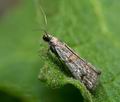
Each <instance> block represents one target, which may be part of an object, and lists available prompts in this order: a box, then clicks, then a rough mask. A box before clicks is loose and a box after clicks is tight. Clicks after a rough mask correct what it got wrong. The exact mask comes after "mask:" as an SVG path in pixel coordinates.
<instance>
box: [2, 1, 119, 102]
mask: <svg viewBox="0 0 120 102" xmlns="http://www.w3.org/2000/svg"><path fill="white" fill-rule="evenodd" d="M41 6H42V7H43V9H44V10H45V12H46V14H47V19H48V28H49V32H50V33H52V34H53V35H54V36H56V37H58V38H59V39H60V40H62V41H63V42H66V43H67V44H68V45H69V46H70V47H71V48H73V49H74V50H75V51H76V52H77V53H78V54H79V55H80V56H81V57H83V58H85V59H87V60H88V61H89V62H91V63H92V64H93V65H95V66H96V67H97V68H98V69H100V70H101V71H102V74H101V78H100V85H99V87H97V89H96V90H95V92H94V93H90V92H89V91H88V90H87V89H86V88H85V87H84V85H83V84H81V83H80V82H79V81H77V80H75V79H73V78H71V77H70V76H68V75H67V74H66V72H65V71H64V70H63V68H64V66H63V65H61V63H60V62H59V61H58V59H57V58H56V57H55V56H54V55H52V56H51V55H49V54H47V48H48V46H47V44H46V43H45V42H43V40H42V36H43V34H42V33H41V32H39V31H37V30H36V29H40V27H41V25H43V24H42V23H43V22H41V25H40V26H39V25H38V24H37V22H38V21H37V19H36V7H35V5H34V1H32V0H25V1H23V2H22V3H21V5H19V6H18V7H17V8H16V9H14V10H10V11H9V12H8V13H7V14H6V16H3V17H2V18H1V21H0V100H2V102H6V101H11V102H16V101H17V102H19V101H20V102H73V101H77V102H78V101H87V102H88V101H90V102H119V101H120V99H119V95H120V92H119V90H120V87H119V84H120V81H119V78H120V76H119V73H120V68H119V60H120V56H119V52H120V44H119V37H120V35H119V31H120V30H119V25H120V22H119V18H120V15H119V10H120V3H119V1H118V0H114V1H113V0H101V1H98V0H74V1H73V0H50V1H48V0H44V1H41ZM41 16H42V15H41ZM41 21H42V20H41ZM38 50H40V51H39V52H38ZM38 55H40V56H38ZM39 70H40V71H39ZM38 75H39V76H38ZM38 77H39V78H40V79H41V81H39V80H38ZM43 82H44V83H47V84H43ZM46 85H48V86H51V87H52V88H53V89H51V88H50V87H46ZM56 88H57V89H56ZM7 99H8V100H7Z"/></svg>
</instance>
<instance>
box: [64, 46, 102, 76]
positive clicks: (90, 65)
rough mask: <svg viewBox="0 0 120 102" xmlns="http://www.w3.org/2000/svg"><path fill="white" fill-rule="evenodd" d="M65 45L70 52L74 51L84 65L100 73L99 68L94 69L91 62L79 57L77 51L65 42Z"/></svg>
mask: <svg viewBox="0 0 120 102" xmlns="http://www.w3.org/2000/svg"><path fill="white" fill-rule="evenodd" d="M65 46H66V47H67V48H68V49H69V50H70V51H71V52H72V53H74V54H75V55H76V56H77V57H78V58H79V59H80V60H81V61H83V63H84V65H85V66H88V67H90V68H91V69H93V70H94V71H95V72H96V73H98V74H101V71H100V70H96V68H95V67H94V66H93V65H92V64H91V63H88V62H87V61H86V60H84V59H83V58H81V57H79V55H78V54H77V53H75V51H74V50H73V49H71V48H70V47H69V46H68V45H67V44H65Z"/></svg>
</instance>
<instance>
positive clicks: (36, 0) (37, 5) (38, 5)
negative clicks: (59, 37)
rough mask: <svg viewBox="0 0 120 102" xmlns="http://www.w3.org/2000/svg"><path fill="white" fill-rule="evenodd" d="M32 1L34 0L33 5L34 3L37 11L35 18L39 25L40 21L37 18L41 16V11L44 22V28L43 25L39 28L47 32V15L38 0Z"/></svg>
mask: <svg viewBox="0 0 120 102" xmlns="http://www.w3.org/2000/svg"><path fill="white" fill-rule="evenodd" d="M34 1H35V5H36V13H37V19H38V23H39V25H41V22H40V20H39V19H40V18H41V13H42V16H43V18H44V22H45V28H44V27H41V28H40V29H41V30H42V31H44V32H45V33H47V32H46V30H47V16H46V14H45V12H44V10H43V8H42V7H41V5H40V0H34ZM40 11H41V13H40Z"/></svg>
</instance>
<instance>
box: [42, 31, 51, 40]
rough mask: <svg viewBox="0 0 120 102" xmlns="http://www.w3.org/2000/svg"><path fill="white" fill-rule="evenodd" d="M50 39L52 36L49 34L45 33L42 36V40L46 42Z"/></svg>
mask: <svg viewBox="0 0 120 102" xmlns="http://www.w3.org/2000/svg"><path fill="white" fill-rule="evenodd" d="M51 39H52V36H51V35H50V34H47V33H45V34H44V35H43V40H44V41H46V42H49V41H50V40H51Z"/></svg>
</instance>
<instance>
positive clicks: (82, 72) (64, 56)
mask: <svg viewBox="0 0 120 102" xmlns="http://www.w3.org/2000/svg"><path fill="white" fill-rule="evenodd" d="M55 50H56V52H57V54H58V56H59V57H60V59H61V60H62V61H64V63H65V64H66V66H67V67H68V69H69V70H70V72H71V74H72V75H73V76H74V77H75V78H76V79H77V80H80V81H81V82H82V83H84V85H85V86H86V87H87V88H88V89H90V90H93V89H94V88H95V87H96V84H97V80H98V78H99V72H98V71H97V70H96V69H95V67H94V66H92V65H91V64H90V63H88V62H86V61H85V60H83V59H82V58H80V57H79V56H78V55H77V54H76V53H75V52H74V51H73V50H72V49H71V48H70V47H69V46H67V45H66V44H65V43H62V42H58V43H57V45H56V46H55Z"/></svg>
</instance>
